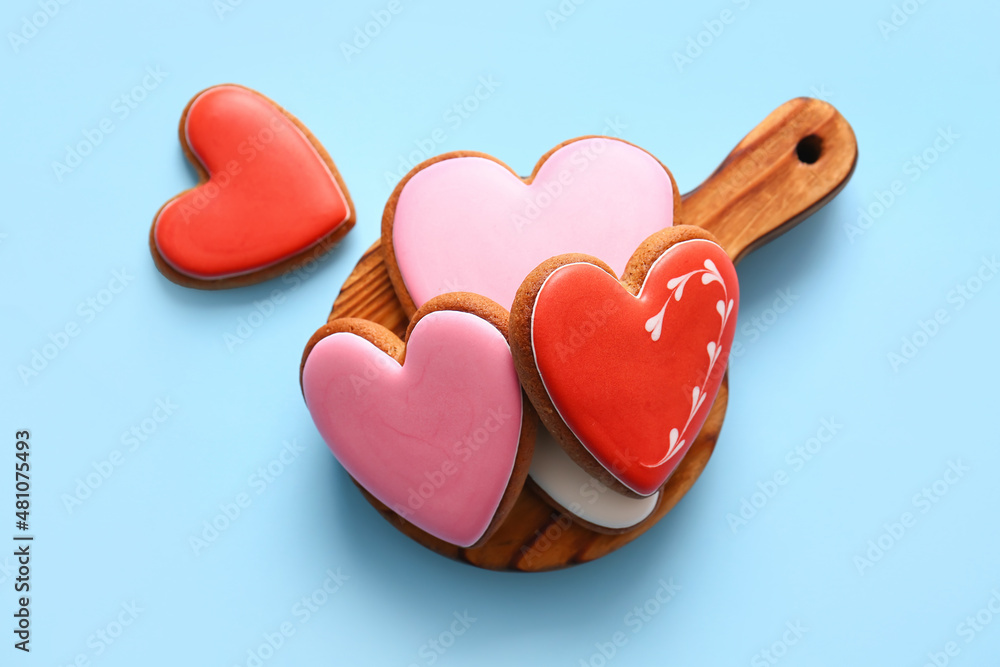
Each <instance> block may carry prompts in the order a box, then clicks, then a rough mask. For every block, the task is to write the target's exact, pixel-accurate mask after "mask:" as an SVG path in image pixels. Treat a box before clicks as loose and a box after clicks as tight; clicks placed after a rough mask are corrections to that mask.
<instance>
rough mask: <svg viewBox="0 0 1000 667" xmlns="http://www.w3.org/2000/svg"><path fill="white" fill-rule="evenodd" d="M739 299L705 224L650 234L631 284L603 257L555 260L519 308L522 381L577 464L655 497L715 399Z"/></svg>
mask: <svg viewBox="0 0 1000 667" xmlns="http://www.w3.org/2000/svg"><path fill="white" fill-rule="evenodd" d="M738 303H739V287H738V284H737V279H736V270H735V268H734V267H733V264H732V262H731V261H730V259H729V257H728V255H727V254H726V252H725V251H724V250H723V249H722V248H721V247H720V246H719V245H718V244H717V243H716V242H715V240H714V238H713V237H712V236H711V235H710V234H709V233H708V232H705V231H703V230H701V229H700V228H697V227H688V226H681V227H674V228H671V229H667V230H664V231H662V232H660V233H658V234H655V235H653V236H652V237H650V238H649V239H648V240H647V241H645V242H644V243H643V244H642V245H641V246H639V248H638V250H637V251H636V252H635V254H634V255H633V256H632V258H631V259H630V260H629V263H628V265H627V267H626V268H625V271H624V273H623V275H622V278H621V281H619V280H618V279H617V277H616V275H615V273H614V272H613V271H612V270H611V269H610V267H608V266H607V265H605V264H604V263H603V262H601V261H600V260H597V259H595V258H593V257H589V256H583V255H563V256H560V257H555V258H553V259H551V260H549V261H547V262H543V263H542V264H541V265H540V266H539V267H538V268H537V269H536V270H535V271H533V272H532V273H531V274H530V275H529V276H528V278H527V279H526V280H525V281H524V284H523V285H522V286H521V288H520V289H519V290H518V293H517V297H516V298H515V300H514V307H513V310H512V311H511V325H510V331H511V345H512V348H513V351H514V358H515V361H516V363H517V368H518V373H519V375H520V377H521V380H522V383H523V385H524V388H525V391H526V392H527V394H528V397H529V398H530V399H531V401H532V403H533V404H534V405H535V408H536V410H537V411H538V414H539V417H541V419H542V421H543V422H544V423H545V425H546V426H547V427H548V428H549V430H550V431H551V432H552V433H553V435H554V436H555V437H556V439H557V440H558V441H559V442H560V444H561V445H562V446H563V448H564V449H565V450H566V452H567V453H568V454H569V455H570V456H571V457H572V458H573V460H574V461H576V462H577V464H578V465H580V466H581V467H583V468H584V469H585V470H587V471H588V472H590V473H591V474H592V475H594V476H595V477H598V478H599V479H602V480H603V481H606V482H607V483H608V484H609V485H611V486H612V487H613V488H616V489H618V490H620V491H622V492H623V493H627V494H631V495H637V496H649V495H651V494H653V493H655V492H656V490H657V489H659V488H660V487H661V486H663V484H664V483H665V482H666V481H667V479H669V477H670V475H671V474H672V473H673V471H674V470H675V469H676V468H677V465H678V464H679V463H680V461H681V459H682V458H683V456H684V454H685V453H686V452H687V450H688V448H689V447H690V446H691V443H692V442H693V441H694V439H695V436H697V434H698V431H699V430H700V429H701V426H702V424H703V423H704V420H705V417H706V415H707V414H708V410H709V408H710V407H711V405H712V402H713V401H714V400H715V395H716V393H717V392H718V389H719V385H720V384H721V382H722V378H723V375H724V373H725V368H726V363H727V360H728V356H729V350H730V346H731V345H732V340H733V334H734V332H735V327H736V310H737V307H738Z"/></svg>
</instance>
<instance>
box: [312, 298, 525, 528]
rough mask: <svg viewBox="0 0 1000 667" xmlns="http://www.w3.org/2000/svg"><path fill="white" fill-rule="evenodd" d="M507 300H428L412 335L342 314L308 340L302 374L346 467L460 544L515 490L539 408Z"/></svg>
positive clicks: (505, 507)
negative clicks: (516, 349)
mask: <svg viewBox="0 0 1000 667" xmlns="http://www.w3.org/2000/svg"><path fill="white" fill-rule="evenodd" d="M507 321H508V314H507V311H506V310H505V309H503V308H501V307H499V306H497V305H496V304H495V303H493V302H491V301H489V300H487V299H485V298H483V297H480V296H477V295H473V294H448V295H445V296H442V297H439V298H437V299H433V300H431V301H430V302H428V303H427V304H426V305H425V306H424V307H423V308H421V309H420V311H418V312H417V313H416V315H415V316H414V317H413V319H412V321H411V322H410V326H409V329H408V330H407V333H406V338H405V342H404V341H402V340H400V339H399V338H398V337H397V336H395V335H394V334H393V333H392V332H391V331H389V330H388V329H386V328H385V327H382V326H380V325H378V324H374V323H372V322H368V321H366V320H360V319H353V318H345V319H335V320H333V321H331V322H329V323H327V324H326V325H325V326H324V327H322V328H321V329H320V330H319V331H317V332H316V333H315V334H314V335H313V337H312V339H310V341H309V343H308V345H307V346H306V350H305V353H304V355H303V360H302V369H301V381H302V391H303V394H304V396H305V400H306V405H307V406H308V408H309V413H310V414H311V415H312V418H313V421H314V422H315V424H316V427H317V428H318V429H319V432H320V434H321V435H322V436H323V439H324V440H325V441H326V444H327V445H328V446H329V447H330V449H331V451H332V452H333V454H334V455H335V456H336V457H337V459H338V460H339V461H340V463H341V464H342V465H343V466H344V468H346V469H347V472H348V473H349V474H350V475H351V477H353V478H354V480H355V481H356V482H357V483H358V484H360V485H361V486H362V487H363V488H364V489H365V490H366V491H367V492H368V493H370V494H371V495H372V496H374V497H375V498H376V499H377V500H379V501H380V502H381V503H383V504H384V505H385V506H386V507H388V508H389V509H390V510H392V511H393V512H395V513H396V515H398V517H400V518H401V519H402V520H405V521H406V522H408V523H410V524H412V525H414V526H416V527H417V528H419V529H420V530H422V531H424V532H425V533H428V534H430V535H431V536H433V537H435V538H438V539H440V540H443V541H445V542H448V543H450V544H454V545H456V546H460V547H471V546H476V545H479V544H481V543H483V542H484V541H485V540H486V539H488V538H489V536H490V535H491V534H492V533H493V532H494V531H495V530H496V529H497V528H498V527H499V525H500V523H501V522H502V521H503V519H504V518H505V517H506V516H507V514H508V512H509V511H510V509H511V508H512V507H513V505H514V502H515V501H516V500H517V497H518V495H519V494H520V492H521V488H522V486H523V485H524V481H525V478H526V477H527V474H528V467H529V465H530V460H531V454H532V448H533V444H534V427H535V422H534V412H533V411H532V409H531V407H530V406H529V404H528V403H527V399H526V398H525V397H524V395H523V393H522V391H521V385H520V383H519V381H518V377H517V372H516V370H515V369H514V360H513V357H512V356H511V351H510V346H509V344H508V342H507Z"/></svg>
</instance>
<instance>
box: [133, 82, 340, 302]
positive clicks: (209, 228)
mask: <svg viewBox="0 0 1000 667" xmlns="http://www.w3.org/2000/svg"><path fill="white" fill-rule="evenodd" d="M180 139H181V144H182V146H183V147H184V153H185V154H186V155H187V157H188V160H190V161H191V163H192V164H193V165H194V166H195V169H197V170H198V173H199V176H200V178H201V183H200V184H199V185H198V186H196V187H194V188H192V189H191V190H187V191H186V192H183V193H181V194H179V195H177V196H176V197H174V198H173V199H171V200H170V201H168V202H167V203H166V204H164V205H163V207H162V208H161V209H160V211H159V212H158V213H157V214H156V218H155V219H154V220H153V226H152V229H151V230H150V249H151V250H152V253H153V259H154V261H155V262H156V266H157V268H159V269H160V271H161V272H162V273H163V275H165V276H166V277H167V278H169V279H170V280H172V281H174V282H175V283H178V284H181V285H185V286H188V287H197V288H201V289H221V288H227V287H239V286H242V285H249V284H252V283H256V282H260V281H262V280H267V279H269V278H273V277H275V276H278V275H280V274H282V273H284V272H286V271H288V270H290V269H293V268H295V267H296V266H297V265H298V264H299V263H302V262H305V261H308V260H309V259H312V258H313V257H315V256H317V255H318V254H319V253H322V252H325V251H326V250H328V249H329V248H331V247H332V246H333V245H334V244H335V243H336V242H337V241H339V240H340V238H341V237H343V235H344V234H346V233H347V231H348V230H350V229H351V227H353V226H354V207H353V204H352V203H351V199H350V196H349V194H348V192H347V187H346V186H345V185H344V182H343V180H342V179H341V177H340V173H339V172H338V171H337V167H336V166H335V165H334V163H333V160H331V159H330V156H329V155H328V154H327V152H326V151H325V150H324V149H323V146H322V145H320V143H319V141H317V140H316V138H315V137H313V135H312V134H311V133H310V132H309V130H308V129H306V127H305V126H304V125H302V124H301V123H300V122H299V121H298V120H297V119H296V118H295V117H294V116H292V115H291V114H290V113H288V112H287V111H285V110H284V109H282V108H281V107H280V106H278V105H277V104H275V103H274V102H272V101H271V100H269V99H268V98H266V97H264V96H263V95H261V94H260V93H257V92H255V91H253V90H250V89H249V88H244V87H243V86H237V85H233V84H226V85H220V86H213V87H212V88H208V89H206V90H204V91H202V92H200V93H198V94H197V95H195V96H194V98H193V99H192V100H191V101H190V102H189V103H188V105H187V108H185V110H184V113H183V115H182V116H181V123H180Z"/></svg>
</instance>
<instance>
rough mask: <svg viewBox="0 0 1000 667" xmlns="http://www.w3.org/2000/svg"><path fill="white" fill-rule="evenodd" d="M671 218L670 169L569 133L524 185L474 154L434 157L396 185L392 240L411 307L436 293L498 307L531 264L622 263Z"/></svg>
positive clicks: (633, 150) (610, 143) (637, 152)
mask: <svg viewBox="0 0 1000 667" xmlns="http://www.w3.org/2000/svg"><path fill="white" fill-rule="evenodd" d="M673 219H674V200H673V184H672V181H671V179H670V175H669V174H668V173H667V171H666V170H665V169H664V168H663V166H662V165H661V164H660V163H659V162H658V161H657V160H656V159H655V158H654V157H652V156H651V155H649V154H648V153H646V152H645V151H643V150H642V149H640V148H637V147H635V146H632V145H631V144H627V143H625V142H623V141H619V140H616V139H611V138H607V137H595V138H588V139H581V140H579V141H574V142H571V143H569V144H567V145H565V146H563V147H562V148H560V149H559V150H557V151H555V152H554V153H553V154H552V155H550V156H549V157H548V159H547V160H546V161H545V163H544V164H543V165H542V166H541V168H540V169H539V170H538V173H537V174H536V175H535V178H534V180H533V181H532V182H531V184H530V185H526V184H525V183H524V181H522V180H521V179H520V178H518V177H517V176H515V175H514V174H512V173H511V172H510V171H509V170H508V169H507V168H506V167H504V166H503V165H500V164H498V163H497V162H494V161H493V160H489V159H486V158H481V157H456V158H451V159H447V160H442V161H440V162H436V163H434V164H432V165H430V166H428V167H426V168H424V169H422V170H421V171H419V172H417V174H416V175H414V176H413V178H411V179H410V180H409V181H408V182H407V184H406V185H405V186H404V188H403V190H402V192H401V193H400V197H399V201H398V203H397V205H396V210H395V214H394V218H393V231H392V243H393V249H394V252H395V257H396V264H397V266H398V267H399V272H400V274H401V276H402V278H403V282H404V284H405V285H406V289H407V291H408V292H409V294H410V297H411V298H412V299H413V301H414V303H415V304H416V307H417V308H419V307H420V306H421V305H422V304H424V303H425V302H426V301H428V300H429V299H431V298H433V297H434V296H437V295H439V294H443V293H445V292H456V291H464V292H474V293H476V294H481V295H483V296H486V297H489V298H490V299H492V300H494V301H496V302H497V303H499V304H500V305H501V306H503V307H504V308H507V309H508V310H509V309H510V307H511V304H512V303H513V301H514V294H515V293H516V292H517V288H518V287H519V286H520V285H521V282H522V281H523V280H524V278H525V276H527V275H528V273H530V272H531V271H532V270H533V269H534V268H535V267H536V266H538V264H540V263H541V262H543V261H544V260H546V259H548V258H550V257H554V256H555V255H559V254H563V253H569V252H581V253H587V254H590V255H594V256H596V257H600V258H601V259H602V260H603V261H605V262H607V263H608V264H609V265H610V266H611V267H612V268H613V269H615V270H616V271H619V272H620V271H622V270H624V268H625V264H626V262H628V259H629V257H631V255H632V253H633V252H634V251H635V249H636V247H637V246H638V245H639V244H640V243H641V242H642V241H643V240H644V239H645V238H646V237H648V236H649V235H651V234H653V233H654V232H656V231H659V230H661V229H663V228H665V227H669V226H671V224H673Z"/></svg>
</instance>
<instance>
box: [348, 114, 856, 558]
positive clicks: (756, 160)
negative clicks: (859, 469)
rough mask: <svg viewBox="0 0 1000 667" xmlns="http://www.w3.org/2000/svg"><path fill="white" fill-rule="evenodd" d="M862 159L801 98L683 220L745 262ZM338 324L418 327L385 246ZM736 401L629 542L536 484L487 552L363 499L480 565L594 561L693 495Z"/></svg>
mask: <svg viewBox="0 0 1000 667" xmlns="http://www.w3.org/2000/svg"><path fill="white" fill-rule="evenodd" d="M857 157H858V149H857V142H856V140H855V138H854V132H853V131H852V130H851V127H850V125H849V124H848V123H847V121H846V120H844V118H843V116H841V115H840V113H838V112H837V110H836V109H834V108H833V107H832V106H831V105H829V104H827V103H826V102H822V101H820V100H815V99H809V98H798V99H795V100H792V101H790V102H787V103H785V104H783V105H782V106H781V107H779V108H778V109H776V110H775V111H774V112H772V113H771V114H770V115H769V116H768V117H767V118H765V119H764V121H763V122H762V123H761V124H760V125H758V126H757V127H756V128H754V130H753V131H752V132H750V134H748V135H747V136H746V137H745V138H744V139H743V141H741V142H740V143H739V144H738V145H737V146H736V148H735V149H733V151H732V152H731V153H730V154H729V156H728V157H727V158H726V159H725V161H723V163H722V164H721V165H720V166H719V168H718V169H716V170H715V172H714V173H713V174H712V175H711V176H709V177H708V178H707V179H706V180H705V182H704V183H702V184H701V185H700V186H699V187H698V188H696V189H695V190H693V191H692V192H689V193H688V194H686V195H684V197H683V203H682V208H681V219H682V221H683V223H684V224H692V225H699V226H701V227H704V228H705V229H707V230H709V231H710V232H712V234H714V235H715V236H716V238H718V239H719V241H720V242H721V243H722V245H723V247H725V248H726V251H727V252H728V253H729V255H730V257H732V258H733V261H734V262H738V261H739V260H740V259H742V258H743V257H745V256H746V255H747V254H749V253H750V252H752V251H753V250H754V249H755V248H758V247H760V246H761V245H763V244H765V243H767V242H768V241H770V240H771V239H773V238H775V237H777V236H778V235H780V234H782V233H784V232H785V231H787V230H788V229H791V228H792V227H793V226H794V225H796V224H798V223H799V222H801V221H802V220H804V219H806V218H807V217H809V216H810V215H812V214H813V213H814V212H815V211H817V210H818V209H819V208H821V207H822V206H823V205H824V204H826V203H827V202H828V201H830V200H831V199H832V198H833V197H834V196H835V195H836V194H837V193H838V192H840V190H841V189H842V188H843V187H844V185H846V184H847V181H848V179H850V177H851V174H852V173H853V172H854V167H855V164H856V163H857ZM338 317H361V318H365V319H368V320H371V321H373V322H378V323H379V324H382V325H383V326H385V327H387V328H389V329H391V330H393V331H394V332H395V333H396V334H397V335H399V336H400V337H402V336H403V334H404V332H405V330H406V325H407V322H408V320H407V317H406V313H405V312H403V308H402V306H401V305H400V304H399V301H398V299H397V298H396V294H395V292H394V290H393V288H392V284H391V283H390V281H389V275H388V273H387V272H386V267H385V264H384V263H383V261H382V249H381V246H380V244H379V243H378V242H376V243H375V244H374V245H373V246H371V247H370V248H369V249H368V250H367V252H365V254H364V255H363V256H362V257H361V261H359V262H358V264H357V266H356V267H355V268H354V271H353V272H352V273H351V275H350V276H348V278H347V280H346V281H345V282H344V285H343V287H342V288H341V291H340V295H339V296H338V297H337V300H336V301H335V302H334V304H333V310H332V312H331V313H330V319H331V320H332V319H335V318H338ZM728 398H729V380H728V377H727V378H726V379H725V380H724V381H723V384H722V387H721V389H720V390H719V395H718V397H717V398H716V400H715V404H714V405H713V406H712V409H711V411H710V412H709V415H708V418H707V420H706V421H705V425H704V427H703V428H702V430H701V433H699V435H698V438H697V439H696V440H695V442H694V444H693V445H692V446H691V449H690V450H689V451H688V454H687V455H686V456H685V457H684V460H683V461H682V462H681V465H680V466H679V467H678V469H677V471H676V472H675V473H674V475H673V476H672V477H671V478H670V481H669V482H668V483H667V485H666V486H665V487H664V488H663V489H662V491H661V494H660V502H659V505H658V506H657V508H656V510H655V511H654V512H653V513H652V514H651V515H650V516H649V517H648V518H647V519H646V520H645V521H643V522H642V523H640V524H638V525H637V526H636V527H635V528H633V529H632V530H630V531H628V532H626V533H622V534H619V535H607V534H603V533H598V532H595V531H593V530H590V529H588V528H585V527H583V526H581V525H580V524H578V523H574V522H573V521H572V520H571V519H570V518H569V517H567V516H565V515H564V514H562V513H561V512H560V511H558V510H555V509H553V508H552V507H551V506H550V505H549V504H547V503H546V502H545V501H544V500H543V499H542V497H541V496H540V495H539V494H538V493H537V492H536V491H535V490H534V487H533V486H532V484H531V483H529V484H526V485H525V487H524V490H523V491H522V492H521V496H520V497H519V498H518V500H517V503H516V504H515V506H514V509H513V510H512V511H511V513H510V515H509V516H508V517H507V519H506V520H505V521H504V523H503V525H502V526H501V527H500V529H499V530H498V531H497V533H496V534H495V535H493V537H491V538H490V539H489V541H488V542H487V543H486V544H485V545H483V546H481V547H477V548H475V549H462V548H459V547H456V546H453V545H450V544H447V543H445V542H443V541H441V540H439V539H436V538H434V537H432V536H430V535H428V534H427V533H425V532H423V531H421V530H419V529H418V528H416V527H414V526H413V525H411V524H408V523H406V522H405V521H402V520H401V519H400V518H399V517H398V516H397V515H396V514H395V513H394V512H392V511H391V510H389V509H388V508H387V507H385V505H383V504H382V503H380V502H379V501H378V500H376V499H375V498H374V497H372V496H371V495H370V494H368V493H367V492H365V491H364V489H362V493H363V494H364V495H365V497H366V498H367V499H368V501H369V502H371V503H372V505H374V506H375V508H376V509H378V511H379V512H380V513H381V514H382V516H384V517H385V518H386V520H388V521H389V522H390V523H392V524H393V525H395V526H396V527H398V528H399V529H400V530H401V531H403V532H404V533H406V534H407V535H409V536H410V537H412V538H413V539H414V540H416V541H417V542H419V543H420V544H423V545H424V546H426V547H428V548H430V549H433V550H434V551H437V552H438V553H440V554H443V555H445V556H448V557H449V558H454V559H456V560H460V561H464V562H467V563H470V564H472V565H475V566H477V567H483V568H489V569H494V570H515V571H525V572H535V571H543V570H552V569H557V568H561V567H567V566H570V565H574V564H577V563H583V562H587V561H591V560H594V559H596V558H600V557H601V556H604V555H605V554H608V553H610V552H612V551H614V550H615V549H618V548H619V547H621V546H623V545H625V544H627V543H629V542H631V541H632V540H634V539H635V538H637V537H638V536H639V535H641V534H642V533H644V532H646V531H647V530H649V528H650V527H652V526H653V525H654V524H656V522H658V521H659V520H660V519H662V518H663V516H664V515H666V514H667V513H668V512H669V511H670V510H671V509H673V507H674V506H675V505H676V504H677V502H678V501H680V499H681V498H682V497H683V496H684V494H685V493H687V491H688V489H690V488H691V486H692V485H693V484H694V483H695V481H696V480H697V479H698V476H699V475H700V474H701V472H702V470H704V468H705V466H706V464H707V463H708V460H709V458H710V457H711V455H712V451H713V450H714V449H715V443H716V440H717V439H718V437H719V433H720V431H721V430H722V422H723V419H724V418H725V414H726V403H727V401H728Z"/></svg>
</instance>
